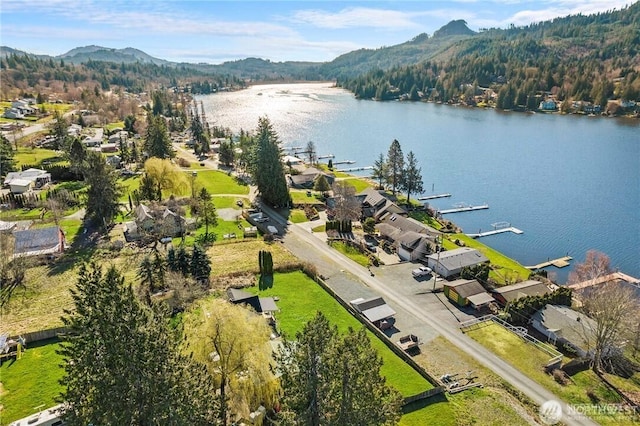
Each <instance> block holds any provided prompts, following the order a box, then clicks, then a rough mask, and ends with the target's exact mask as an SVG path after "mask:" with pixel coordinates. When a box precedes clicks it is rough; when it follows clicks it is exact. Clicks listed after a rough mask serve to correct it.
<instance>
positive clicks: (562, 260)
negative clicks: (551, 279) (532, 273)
mask: <svg viewBox="0 0 640 426" xmlns="http://www.w3.org/2000/svg"><path fill="white" fill-rule="evenodd" d="M572 259H573V258H572V257H571V256H565V257H559V258H558V259H553V260H547V261H546V262H542V263H538V264H537V265H533V266H525V268H527V269H531V270H535V269H542V268H546V267H547V266H555V267H556V268H564V267H565V266H569V261H570V260H572Z"/></svg>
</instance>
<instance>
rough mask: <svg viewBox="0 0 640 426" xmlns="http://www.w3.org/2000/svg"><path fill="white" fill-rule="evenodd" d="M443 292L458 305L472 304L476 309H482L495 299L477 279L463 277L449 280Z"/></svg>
mask: <svg viewBox="0 0 640 426" xmlns="http://www.w3.org/2000/svg"><path fill="white" fill-rule="evenodd" d="M443 292H444V294H445V296H447V297H448V298H449V300H451V301H453V302H454V303H455V304H457V305H458V306H469V305H470V306H472V307H473V308H475V309H481V308H483V307H485V306H488V305H489V303H491V302H493V301H494V300H493V297H491V295H490V294H489V293H487V292H486V290H485V289H484V287H482V284H480V283H479V282H478V281H477V280H463V279H461V280H455V281H451V282H447V283H445V284H444V287H443Z"/></svg>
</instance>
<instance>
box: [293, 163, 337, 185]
mask: <svg viewBox="0 0 640 426" xmlns="http://www.w3.org/2000/svg"><path fill="white" fill-rule="evenodd" d="M320 176H324V177H325V179H326V180H327V183H328V184H329V186H331V185H333V182H334V180H335V176H334V175H332V174H330V173H325V172H323V171H321V170H318V169H316V168H315V167H308V168H307V169H305V170H304V171H303V172H302V173H300V174H298V175H287V177H288V178H289V186H290V187H292V188H302V189H312V188H313V185H314V183H315V181H316V179H317V178H318V177H320Z"/></svg>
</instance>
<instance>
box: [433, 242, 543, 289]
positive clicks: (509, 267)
mask: <svg viewBox="0 0 640 426" xmlns="http://www.w3.org/2000/svg"><path fill="white" fill-rule="evenodd" d="M455 239H458V240H460V241H463V242H464V244H465V245H466V246H467V247H471V248H474V249H476V250H478V251H480V252H482V253H484V255H485V256H487V259H489V261H490V262H491V265H492V266H493V269H492V270H491V272H490V273H489V278H491V279H493V280H494V281H495V282H496V283H498V284H513V283H516V282H520V281H524V280H526V279H528V278H529V275H530V274H531V271H529V270H528V269H527V268H525V267H524V266H522V265H521V264H519V263H518V262H516V261H515V260H513V259H511V258H509V257H507V256H505V255H504V254H502V253H500V252H499V251H497V250H494V249H492V248H491V247H489V246H487V245H485V244H482V243H481V242H480V241H478V240H477V239H474V238H470V237H468V236H466V235H465V234H451V235H450V236H449V240H446V239H445V240H444V247H445V248H446V249H447V250H452V249H456V248H458V246H457V245H456V244H454V243H453V241H454V240H455Z"/></svg>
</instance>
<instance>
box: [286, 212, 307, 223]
mask: <svg viewBox="0 0 640 426" xmlns="http://www.w3.org/2000/svg"><path fill="white" fill-rule="evenodd" d="M289 220H290V221H291V222H293V223H302V222H307V221H308V219H307V215H306V214H305V213H304V211H303V210H300V209H295V210H291V211H290V212H289Z"/></svg>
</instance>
